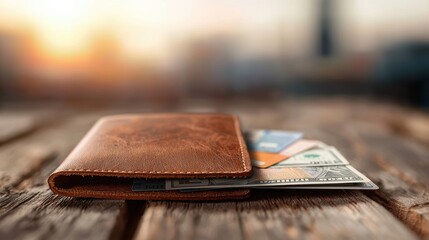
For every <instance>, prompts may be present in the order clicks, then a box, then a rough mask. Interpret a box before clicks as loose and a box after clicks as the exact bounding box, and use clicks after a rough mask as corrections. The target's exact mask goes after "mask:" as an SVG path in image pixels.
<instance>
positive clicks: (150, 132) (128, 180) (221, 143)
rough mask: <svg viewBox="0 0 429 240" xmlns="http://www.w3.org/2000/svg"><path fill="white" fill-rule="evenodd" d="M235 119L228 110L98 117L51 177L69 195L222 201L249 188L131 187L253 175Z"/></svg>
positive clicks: (56, 188) (242, 194)
mask: <svg viewBox="0 0 429 240" xmlns="http://www.w3.org/2000/svg"><path fill="white" fill-rule="evenodd" d="M251 171H252V166H251V163H250V159H249V155H248V151H247V148H246V144H245V142H244V139H243V136H242V133H241V130H240V125H239V120H238V118H237V117H236V116H233V115H228V114H191V113H166V114H130V115H116V116H108V117H104V118H102V119H100V120H99V121H98V122H97V123H96V124H95V125H94V126H93V127H92V129H91V130H90V131H89V132H88V133H87V135H86V136H85V137H84V138H83V139H82V140H81V142H80V143H79V144H78V145H77V146H76V148H75V149H74V150H73V151H72V152H71V153H70V155H69V156H68V157H67V158H66V159H65V160H64V162H63V163H62V164H61V165H60V166H59V167H58V168H57V169H56V170H55V171H54V172H53V173H52V174H51V175H50V176H49V179H48V183H49V187H50V188H51V190H52V191H53V192H55V193H57V194H60V195H64V196H72V197H93V198H112V199H145V200H221V199H239V198H245V197H247V196H248V195H249V190H247V189H238V190H236V189H233V190H213V191H201V192H178V191H155V192H135V191H132V190H131V186H132V182H133V179H135V178H236V177H247V176H250V175H251Z"/></svg>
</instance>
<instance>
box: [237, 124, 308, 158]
mask: <svg viewBox="0 0 429 240" xmlns="http://www.w3.org/2000/svg"><path fill="white" fill-rule="evenodd" d="M302 135H303V134H302V133H301V132H287V131H276V130H254V131H250V132H247V133H245V137H246V144H247V147H248V148H249V149H250V150H252V151H260V152H271V153H278V152H280V151H282V150H283V149H284V148H286V147H287V146H289V145H290V144H292V143H294V142H296V141H297V140H299V139H301V138H302Z"/></svg>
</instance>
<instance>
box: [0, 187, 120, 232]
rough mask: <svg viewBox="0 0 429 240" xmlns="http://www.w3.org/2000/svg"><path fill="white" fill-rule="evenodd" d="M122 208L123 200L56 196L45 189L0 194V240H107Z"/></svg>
mask: <svg viewBox="0 0 429 240" xmlns="http://www.w3.org/2000/svg"><path fill="white" fill-rule="evenodd" d="M123 206H124V201H113V200H92V199H72V198H66V197H60V196H56V195H54V194H53V193H52V192H51V191H49V190H48V189H46V188H45V189H43V190H38V191H29V192H20V193H9V194H2V195H1V196H0V238H1V239H109V237H110V236H111V235H114V230H116V229H115V226H116V224H117V223H116V221H117V220H118V219H119V218H120V217H121V209H122V208H123ZM119 230H120V231H123V229H119Z"/></svg>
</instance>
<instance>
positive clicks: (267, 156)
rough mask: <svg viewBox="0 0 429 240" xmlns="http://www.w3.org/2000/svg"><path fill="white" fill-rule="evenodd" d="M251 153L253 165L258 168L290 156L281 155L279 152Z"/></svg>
mask: <svg viewBox="0 0 429 240" xmlns="http://www.w3.org/2000/svg"><path fill="white" fill-rule="evenodd" d="M249 154H250V159H252V165H253V166H255V167H258V168H267V167H269V166H271V165H274V164H276V163H278V162H281V161H283V160H285V159H286V158H288V156H284V155H280V154H278V153H267V152H254V151H251V152H249Z"/></svg>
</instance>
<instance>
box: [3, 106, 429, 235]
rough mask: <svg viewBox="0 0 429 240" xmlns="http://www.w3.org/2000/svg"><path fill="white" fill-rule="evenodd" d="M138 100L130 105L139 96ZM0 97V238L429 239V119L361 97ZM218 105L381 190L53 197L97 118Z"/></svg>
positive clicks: (216, 108) (250, 125) (207, 108)
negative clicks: (331, 153) (151, 102)
mask: <svg viewBox="0 0 429 240" xmlns="http://www.w3.org/2000/svg"><path fill="white" fill-rule="evenodd" d="M136 105H137V104H136ZM65 106H68V105H64V106H62V105H56V106H49V105H48V106H47V105H45V106H43V105H29V104H3V107H2V108H1V110H0V188H1V196H0V239H286V238H290V239H302V238H304V239H344V238H348V239H401V240H402V239H418V238H429V194H428V186H429V116H428V115H427V114H425V113H422V112H418V111H416V110H412V109H408V108H403V107H398V106H394V105H391V104H386V103H380V102H376V101H369V100H361V99H342V98H340V99H339V98H337V99H308V100H293V99H292V100H282V101H265V102H264V101H258V102H255V101H253V102H252V101H224V102H215V103H214V102H197V101H194V102H180V103H178V104H177V105H176V106H144V105H137V106H134V107H130V106H115V107H112V106H110V107H106V106H105V107H103V108H95V109H94V108H82V107H81V106H80V107H76V106H75V107H73V108H71V107H70V106H68V107H65ZM166 111H193V112H205V111H221V112H230V113H235V114H238V115H239V116H240V117H241V120H242V123H243V126H244V128H245V129H252V128H267V129H289V130H291V129H293V130H301V131H304V132H305V134H306V136H307V138H314V139H320V140H322V141H324V142H326V143H328V144H331V145H334V146H336V147H337V148H338V149H339V150H340V151H341V152H342V153H343V154H344V155H345V156H346V157H347V158H348V160H349V161H350V162H351V164H352V165H353V166H354V167H356V168H357V169H358V170H360V171H361V172H362V173H364V174H366V175H367V176H368V177H370V178H371V179H372V180H373V181H374V182H375V183H377V184H378V185H379V186H380V190H379V191H368V192H363V191H345V190H339V191H326V190H319V191H314V190H312V191H307V190H294V191H292V190H284V191H267V190H260V191H254V193H253V195H252V197H251V198H250V199H248V200H243V201H224V202H169V201H118V200H99V199H73V198H68V197H61V196H57V195H55V194H53V193H51V192H50V190H49V189H48V187H47V184H46V179H47V176H48V175H49V174H50V173H51V172H52V171H53V170H54V169H55V168H56V167H57V166H58V165H59V164H60V163H61V162H62V161H63V159H64V157H65V156H66V155H67V154H68V153H69V152H70V151H71V149H72V148H73V147H74V146H75V145H76V144H77V142H78V141H79V140H80V138H81V137H82V136H83V135H84V134H85V132H86V131H87V130H88V129H89V128H90V127H91V125H92V124H93V123H94V122H95V121H96V119H97V118H99V117H100V116H103V115H109V114H115V113H124V112H166Z"/></svg>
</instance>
